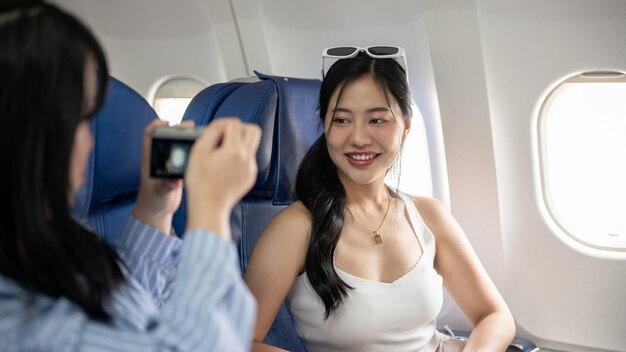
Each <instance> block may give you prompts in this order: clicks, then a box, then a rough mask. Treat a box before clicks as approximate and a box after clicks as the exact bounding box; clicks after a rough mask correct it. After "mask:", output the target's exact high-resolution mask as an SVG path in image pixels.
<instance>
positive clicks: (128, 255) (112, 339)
mask: <svg viewBox="0 0 626 352" xmlns="http://www.w3.org/2000/svg"><path fill="white" fill-rule="evenodd" d="M184 238H185V240H184V241H182V240H180V239H179V238H177V237H175V236H167V235H165V234H163V233H162V232H160V231H158V230H156V229H154V228H151V227H149V226H147V225H146V224H144V223H142V222H140V221H139V220H136V219H134V218H132V217H130V218H129V220H128V221H127V223H126V225H125V227H124V231H123V232H122V234H121V235H120V237H119V238H118V241H117V243H116V250H117V252H118V254H119V255H120V257H121V258H122V259H123V260H124V262H125V263H126V266H125V267H124V268H123V271H124V272H125V273H126V274H127V278H128V280H127V281H128V284H127V285H124V286H123V287H122V288H120V289H118V290H117V291H116V292H115V293H114V294H113V297H112V298H111V302H110V304H108V305H107V306H106V309H107V311H108V312H109V313H110V314H111V316H112V322H111V323H108V324H107V323H101V322H97V321H94V320H90V319H89V318H88V317H87V316H86V314H85V313H84V312H83V310H82V309H81V308H80V307H79V306H77V305H76V304H74V303H73V302H71V301H69V300H68V299H65V298H52V297H49V296H46V295H42V294H37V293H33V292H30V291H28V290H25V289H24V288H22V287H21V286H20V285H18V284H16V283H15V282H13V281H12V280H10V279H8V278H6V277H3V276H0V351H133V352H138V351H247V350H249V349H250V341H252V329H253V324H254V315H255V311H256V307H255V303H254V300H253V298H252V295H251V294H250V292H249V291H248V289H247V287H246V286H245V284H244V283H243V281H242V279H241V272H240V270H239V266H238V261H237V251H236V249H235V246H234V244H233V243H232V242H230V241H224V240H223V239H221V238H219V237H218V236H215V235H214V234H211V233H210V232H209V231H205V230H194V231H190V232H187V233H186V234H185V236H184Z"/></svg>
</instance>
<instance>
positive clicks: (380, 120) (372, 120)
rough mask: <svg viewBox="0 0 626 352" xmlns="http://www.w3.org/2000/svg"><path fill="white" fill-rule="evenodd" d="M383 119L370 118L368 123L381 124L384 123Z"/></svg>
mask: <svg viewBox="0 0 626 352" xmlns="http://www.w3.org/2000/svg"><path fill="white" fill-rule="evenodd" d="M385 122H386V121H385V119H371V120H370V123H371V124H372V125H382V124H383V123H385Z"/></svg>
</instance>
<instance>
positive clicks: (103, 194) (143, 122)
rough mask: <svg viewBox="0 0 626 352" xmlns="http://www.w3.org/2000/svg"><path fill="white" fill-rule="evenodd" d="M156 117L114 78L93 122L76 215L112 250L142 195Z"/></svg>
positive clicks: (133, 93) (143, 102)
mask: <svg viewBox="0 0 626 352" xmlns="http://www.w3.org/2000/svg"><path fill="white" fill-rule="evenodd" d="M155 117H157V114H156V112H155V111H154V110H153V109H152V107H151V106H150V104H148V102H147V101H146V100H145V99H144V98H143V97H142V96H141V95H140V94H139V93H137V92H136V91H135V90H133V89H132V88H130V87H129V86H127V85H126V84H124V83H122V82H120V81H119V80H117V79H115V78H113V77H110V80H109V88H108V92H107V96H106V98H105V102H104V105H103V106H102V109H101V110H100V111H99V112H98V114H97V116H96V118H94V119H91V121H90V129H91V133H92V136H93V138H94V147H93V150H92V152H91V155H90V157H89V163H88V166H87V170H86V175H85V177H86V179H85V184H84V186H83V187H82V188H81V189H80V190H79V192H78V194H77V197H76V201H75V204H74V214H75V215H76V216H77V217H78V218H80V219H84V220H87V223H88V225H89V226H91V228H92V229H93V230H94V231H95V232H96V233H98V234H99V235H101V236H102V237H103V238H104V239H105V241H106V242H107V243H109V244H113V243H114V242H115V240H116V238H117V236H118V235H119V233H120V232H121V231H122V227H123V226H124V224H125V222H126V219H127V217H128V214H129V213H130V211H131V210H132V208H133V206H134V204H135V200H136V197H137V192H138V190H139V179H140V160H141V153H142V149H143V133H144V129H145V127H146V126H147V125H148V124H149V123H150V121H152V120H153V119H154V118H155Z"/></svg>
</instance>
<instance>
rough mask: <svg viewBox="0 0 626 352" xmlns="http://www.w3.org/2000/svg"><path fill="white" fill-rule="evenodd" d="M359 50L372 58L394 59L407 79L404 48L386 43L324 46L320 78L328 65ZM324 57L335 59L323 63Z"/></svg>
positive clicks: (407, 70) (357, 52) (351, 55)
mask: <svg viewBox="0 0 626 352" xmlns="http://www.w3.org/2000/svg"><path fill="white" fill-rule="evenodd" d="M360 52H364V53H366V54H367V55H368V56H369V57H371V58H374V59H394V60H396V62H397V63H399V64H400V66H402V68H403V69H404V72H405V73H406V81H407V82H408V81H409V69H408V67H407V64H406V55H405V54H404V48H401V47H399V46H388V45H373V46H368V47H358V46H334V47H332V48H326V49H324V51H322V69H321V71H322V79H324V77H326V73H327V72H328V70H329V69H330V67H331V66H332V65H333V64H334V63H335V62H336V61H337V60H340V59H351V58H353V57H356V56H357V55H359V53H360ZM326 59H335V61H333V62H332V63H330V64H329V65H326V64H325V61H326Z"/></svg>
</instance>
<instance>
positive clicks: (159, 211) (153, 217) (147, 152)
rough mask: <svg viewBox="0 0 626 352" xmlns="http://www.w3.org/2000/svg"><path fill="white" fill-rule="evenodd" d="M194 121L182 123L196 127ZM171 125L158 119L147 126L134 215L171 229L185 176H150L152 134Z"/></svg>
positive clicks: (167, 232) (157, 226)
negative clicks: (178, 177)
mask: <svg viewBox="0 0 626 352" xmlns="http://www.w3.org/2000/svg"><path fill="white" fill-rule="evenodd" d="M193 125H194V123H193V121H184V122H183V123H181V124H180V126H181V127H193ZM164 126H167V121H162V120H159V119H155V120H154V121H152V122H151V123H150V124H149V125H148V126H147V127H146V129H145V130H144V135H143V153H142V155H141V181H140V187H139V195H138V196H137V203H136V205H135V208H134V209H133V212H132V214H133V216H134V217H136V218H137V219H139V220H141V221H143V222H144V223H146V224H148V225H150V226H152V227H154V228H157V229H159V230H161V231H163V232H164V233H166V234H169V233H170V232H171V227H172V217H173V216H174V212H175V211H176V210H177V209H178V206H179V205H180V201H181V198H182V189H183V181H182V180H181V179H167V178H152V177H150V156H151V151H152V134H153V133H154V130H155V129H156V128H157V127H164Z"/></svg>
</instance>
